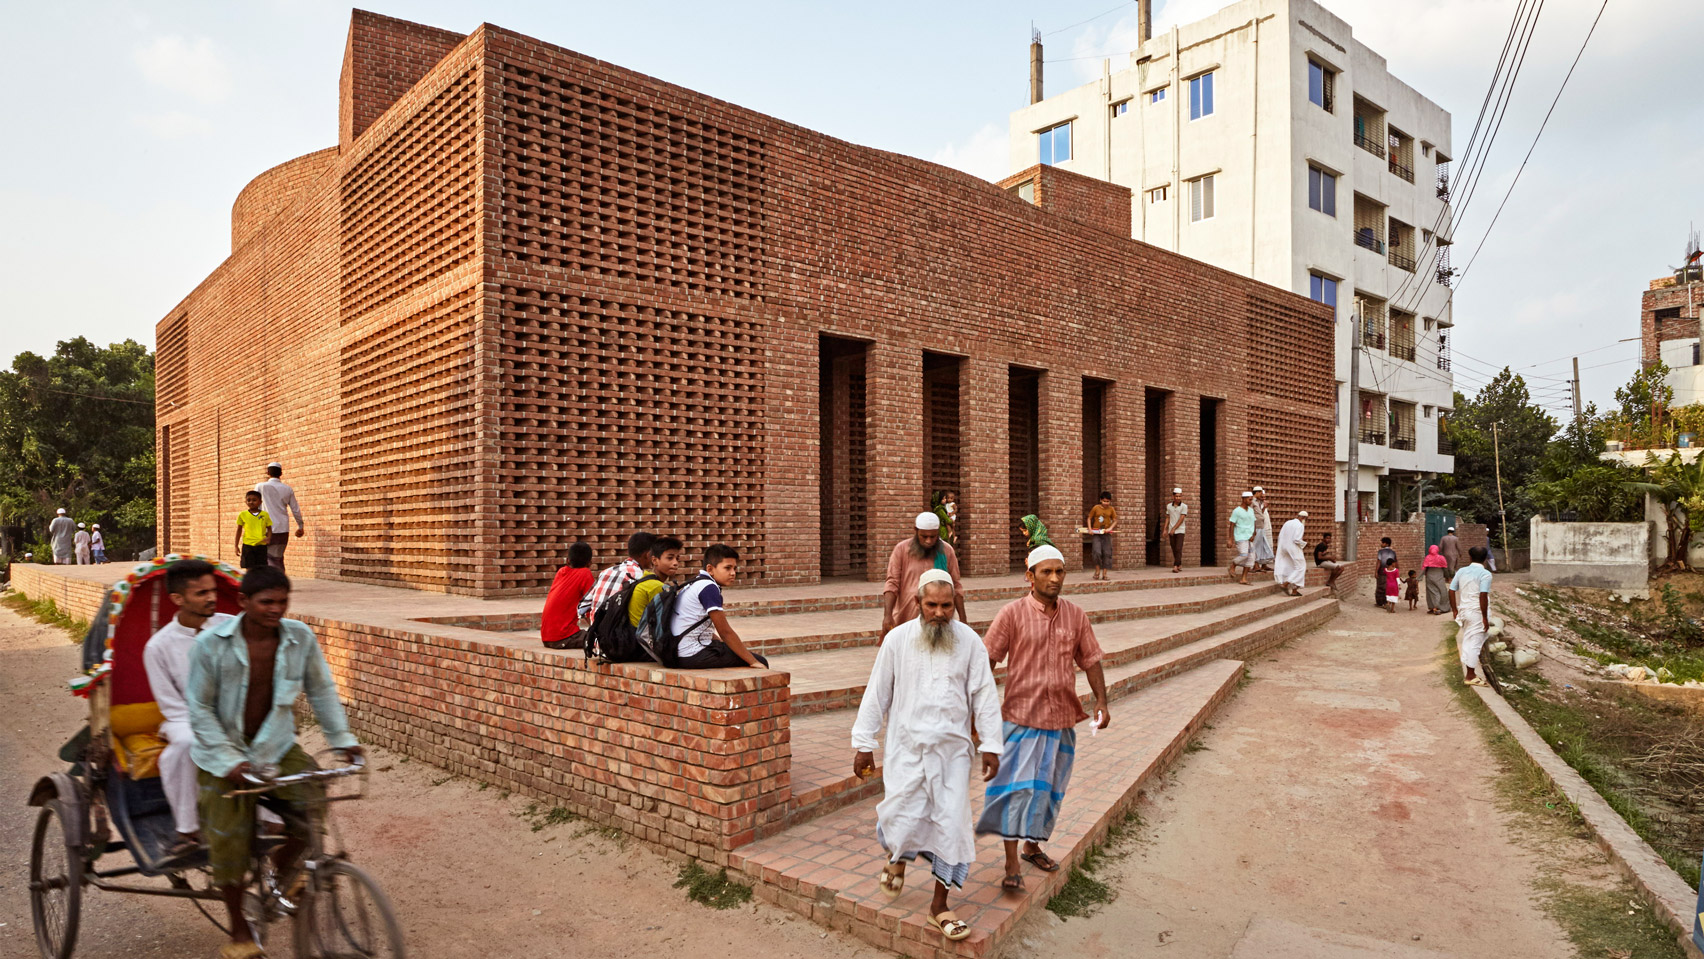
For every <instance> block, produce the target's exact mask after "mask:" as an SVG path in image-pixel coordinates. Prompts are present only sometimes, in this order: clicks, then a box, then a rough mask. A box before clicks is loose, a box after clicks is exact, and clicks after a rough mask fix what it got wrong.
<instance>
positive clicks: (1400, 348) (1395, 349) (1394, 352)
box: [1390, 340, 1414, 362]
mask: <svg viewBox="0 0 1704 959" xmlns="http://www.w3.org/2000/svg"><path fill="white" fill-rule="evenodd" d="M1390 355H1391V356H1394V357H1396V358H1397V359H1399V360H1408V361H1409V362H1413V361H1414V341H1413V340H1410V341H1408V342H1407V343H1396V342H1393V343H1391V345H1390Z"/></svg>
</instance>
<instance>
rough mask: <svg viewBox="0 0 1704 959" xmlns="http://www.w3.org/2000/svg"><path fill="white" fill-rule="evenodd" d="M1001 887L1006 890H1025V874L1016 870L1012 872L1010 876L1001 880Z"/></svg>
mask: <svg viewBox="0 0 1704 959" xmlns="http://www.w3.org/2000/svg"><path fill="white" fill-rule="evenodd" d="M1000 888H1001V889H1004V890H1006V891H1007V892H1023V891H1024V877H1023V875H1022V874H1020V873H1015V872H1014V873H1012V874H1011V875H1010V876H1007V877H1006V878H1004V879H1002V880H1000Z"/></svg>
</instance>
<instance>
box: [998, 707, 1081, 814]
mask: <svg viewBox="0 0 1704 959" xmlns="http://www.w3.org/2000/svg"><path fill="white" fill-rule="evenodd" d="M1076 752H1077V730H1076V729H1074V728H1072V729H1032V728H1031V727H1029V726H1020V725H1018V724H1017V723H1013V722H1008V723H1006V724H1005V751H1004V753H1003V754H1002V755H1001V756H1000V772H999V774H998V775H996V776H995V777H994V781H993V782H991V783H989V784H988V790H987V792H986V794H985V795H984V796H983V802H982V816H981V818H979V819H977V821H976V832H977V835H982V836H986V835H989V834H997V835H999V836H1000V838H1002V839H1028V840H1030V841H1031V842H1042V841H1044V840H1046V839H1047V838H1048V837H1050V836H1052V835H1053V821H1054V820H1055V819H1057V818H1058V816H1059V804H1060V803H1062V802H1064V800H1065V788H1066V787H1067V786H1069V785H1070V784H1071V763H1072V761H1073V760H1074V759H1075V757H1076Z"/></svg>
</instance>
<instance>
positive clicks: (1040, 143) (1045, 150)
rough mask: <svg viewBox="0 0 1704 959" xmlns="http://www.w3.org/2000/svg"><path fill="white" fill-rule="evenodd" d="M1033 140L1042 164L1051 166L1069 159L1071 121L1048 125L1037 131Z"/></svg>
mask: <svg viewBox="0 0 1704 959" xmlns="http://www.w3.org/2000/svg"><path fill="white" fill-rule="evenodd" d="M1035 140H1036V144H1037V148H1038V149H1037V152H1038V154H1039V160H1040V162H1041V164H1042V165H1043V166H1052V165H1053V164H1055V163H1064V162H1065V161H1066V160H1069V159H1071V121H1069V120H1067V121H1065V122H1064V123H1061V124H1059V125H1058V126H1053V127H1048V128H1047V129H1045V130H1043V131H1041V132H1040V133H1037V134H1036V135H1035Z"/></svg>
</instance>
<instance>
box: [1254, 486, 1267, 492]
mask: <svg viewBox="0 0 1704 959" xmlns="http://www.w3.org/2000/svg"><path fill="white" fill-rule="evenodd" d="M1254 491H1255V492H1256V493H1264V492H1266V487H1264V486H1256V487H1255V488H1254Z"/></svg>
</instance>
